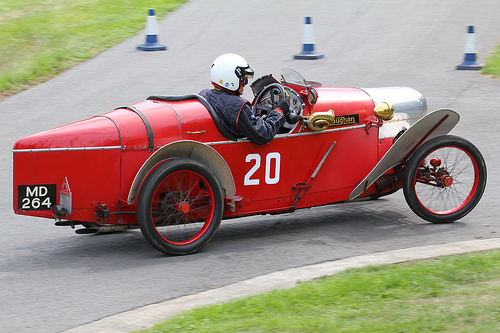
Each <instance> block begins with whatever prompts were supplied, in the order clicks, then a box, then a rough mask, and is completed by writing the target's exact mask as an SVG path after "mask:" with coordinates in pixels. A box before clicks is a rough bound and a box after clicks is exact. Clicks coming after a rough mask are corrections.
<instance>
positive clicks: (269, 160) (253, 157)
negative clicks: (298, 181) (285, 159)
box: [243, 153, 281, 185]
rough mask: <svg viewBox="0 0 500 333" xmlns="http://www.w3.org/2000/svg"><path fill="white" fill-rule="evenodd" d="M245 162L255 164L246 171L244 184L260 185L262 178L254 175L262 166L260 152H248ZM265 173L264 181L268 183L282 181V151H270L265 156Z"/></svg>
mask: <svg viewBox="0 0 500 333" xmlns="http://www.w3.org/2000/svg"><path fill="white" fill-rule="evenodd" d="M245 162H247V163H253V166H252V167H251V168H250V170H249V171H248V172H247V173H246V175H245V178H244V182H243V184H244V185H259V184H260V179H259V178H256V177H254V174H255V172H257V170H259V169H260V166H261V156H260V155H259V154H248V155H247V156H246V158H245ZM264 167H265V173H264V175H265V176H264V181H265V183H266V184H269V185H272V184H278V182H279V181H280V171H281V155H280V153H269V154H267V155H266V158H265V165H264Z"/></svg>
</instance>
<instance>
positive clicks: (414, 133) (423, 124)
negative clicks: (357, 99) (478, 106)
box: [349, 109, 460, 200]
mask: <svg viewBox="0 0 500 333" xmlns="http://www.w3.org/2000/svg"><path fill="white" fill-rule="evenodd" d="M459 120H460V115H459V114H458V113H456V112H455V111H453V110H449V109H440V110H436V111H434V112H431V113H428V114H427V115H425V116H424V117H422V118H421V119H419V120H418V121H417V122H416V123H415V124H413V126H411V127H410V128H409V129H408V130H407V131H406V132H404V133H403V135H401V136H400V137H399V139H398V140H397V141H396V142H395V143H394V144H393V145H392V146H391V148H389V150H388V151H387V152H386V153H385V155H384V156H383V157H382V158H381V159H380V161H378V163H377V165H376V166H375V167H374V168H373V169H372V171H370V173H369V174H368V175H367V176H366V177H365V179H363V181H361V182H360V183H359V184H358V186H356V188H355V189H354V190H353V191H352V192H351V194H350V195H349V200H353V199H355V198H356V197H358V196H359V195H360V194H361V193H363V192H364V191H366V190H367V189H368V187H370V185H372V184H373V183H374V182H375V181H376V180H377V179H378V178H379V177H380V176H382V175H383V174H384V173H386V172H387V170H389V169H390V168H392V167H394V166H396V165H398V164H399V163H401V162H404V161H406V160H407V159H408V158H410V156H411V154H413V152H414V151H415V150H416V149H417V148H418V147H419V146H420V145H421V144H422V143H424V142H425V141H428V140H430V139H432V138H435V137H437V136H441V135H445V134H448V133H449V132H450V131H451V130H452V129H453V128H454V127H455V125H456V124H457V123H458V121H459Z"/></svg>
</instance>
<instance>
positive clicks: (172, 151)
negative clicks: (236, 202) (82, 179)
mask: <svg viewBox="0 0 500 333" xmlns="http://www.w3.org/2000/svg"><path fill="white" fill-rule="evenodd" d="M174 157H185V158H191V159H193V160H196V161H199V162H201V163H203V164H204V165H206V166H207V167H209V168H210V170H212V171H213V172H214V173H215V175H216V176H217V178H218V180H219V182H220V184H221V187H222V188H223V189H225V191H226V197H231V196H234V195H235V193H236V186H235V184H234V179H233V175H232V173H231V170H230V169H229V166H228V165H227V163H226V161H225V160H224V158H223V157H222V156H221V155H220V154H219V153H218V152H217V151H215V150H214V149H213V148H212V147H210V146H208V145H206V144H203V143H200V142H197V141H190V140H183V141H177V142H174V143H170V144H168V145H165V146H163V147H161V148H160V149H158V150H157V151H156V152H155V153H154V154H153V155H151V156H150V157H149V158H148V159H147V160H146V162H144V164H143V165H142V166H141V168H140V169H139V171H138V172H137V174H136V176H135V178H134V181H133V182H132V186H131V187H130V190H129V193H128V197H127V204H129V205H131V204H133V203H134V202H135V200H136V199H137V195H138V194H139V191H140V189H141V186H142V183H143V182H144V180H145V179H146V177H147V175H148V174H149V173H150V172H151V170H153V169H154V168H155V167H156V166H157V165H158V164H160V163H162V162H164V161H165V160H168V159H170V158H174Z"/></svg>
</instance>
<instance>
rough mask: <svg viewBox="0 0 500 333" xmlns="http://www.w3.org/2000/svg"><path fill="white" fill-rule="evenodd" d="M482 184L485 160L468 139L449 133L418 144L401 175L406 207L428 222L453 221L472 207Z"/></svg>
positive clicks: (483, 182) (484, 185)
mask: <svg viewBox="0 0 500 333" xmlns="http://www.w3.org/2000/svg"><path fill="white" fill-rule="evenodd" d="M485 187H486V164H485V162H484V159H483V156H482V155H481V153H480V152H479V150H478V149H477V148H476V147H475V146H474V145H473V144H472V143H470V142H469V141H467V140H465V139H463V138H460V137H458V136H453V135H444V136H439V137H436V138H434V139H431V140H429V141H427V142H425V143H424V144H422V145H421V146H420V147H419V148H418V149H417V150H416V151H415V152H414V153H413V155H412V156H411V158H410V159H409V161H408V163H407V164H406V169H405V173H404V179H403V192H404V196H405V199H406V202H407V203H408V205H409V206H410V208H411V209H412V210H413V212H415V214H417V215H418V216H420V217H421V218H423V219H425V220H427V221H429V222H432V223H449V222H454V221H456V220H458V219H460V218H462V217H464V216H465V215H467V214H468V213H470V212H471V211H472V209H473V208H474V207H475V206H476V205H477V203H478V202H479V200H480V199H481V197H482V195H483V192H484V189H485Z"/></svg>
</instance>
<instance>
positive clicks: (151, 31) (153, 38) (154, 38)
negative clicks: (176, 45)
mask: <svg viewBox="0 0 500 333" xmlns="http://www.w3.org/2000/svg"><path fill="white" fill-rule="evenodd" d="M137 49H138V50H141V51H160V50H166V49H167V47H166V46H165V45H161V44H160V43H158V21H156V15H155V10H154V9H150V10H149V14H148V18H147V21H146V43H145V44H141V45H139V46H137Z"/></svg>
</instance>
